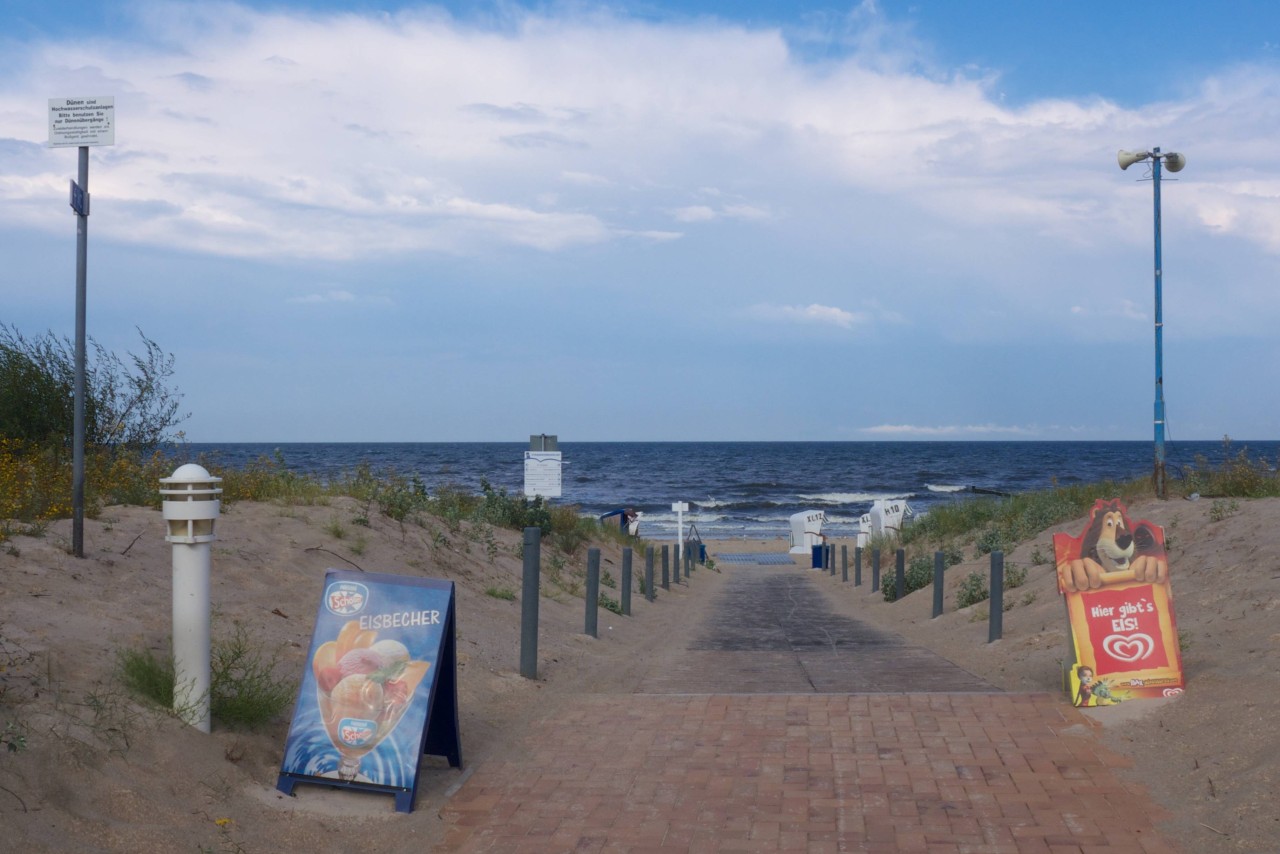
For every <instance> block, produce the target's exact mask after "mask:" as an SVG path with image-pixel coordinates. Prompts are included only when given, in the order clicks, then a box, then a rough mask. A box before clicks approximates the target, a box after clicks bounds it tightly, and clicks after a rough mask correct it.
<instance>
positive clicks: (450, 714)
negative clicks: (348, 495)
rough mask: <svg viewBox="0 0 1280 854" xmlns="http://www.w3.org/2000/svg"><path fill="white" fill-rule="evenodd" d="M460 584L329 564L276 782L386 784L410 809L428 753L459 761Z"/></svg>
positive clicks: (289, 785) (286, 786)
mask: <svg viewBox="0 0 1280 854" xmlns="http://www.w3.org/2000/svg"><path fill="white" fill-rule="evenodd" d="M453 594H454V590H453V583H452V582H449V581H438V580H435V579H427V578H411V577H402V576H397V575H377V574H372V573H364V572H347V571H342V570H330V571H329V572H328V573H327V574H326V575H325V584H324V592H323V595H322V596H321V602H320V607H319V609H318V612H317V616H316V627H315V632H314V633H313V635H312V638H311V647H310V649H309V651H308V654H307V668H306V670H305V672H304V673H303V678H302V687H301V689H300V691H299V693H298V701H297V704H296V705H295V707H294V713H293V723H292V725H291V726H290V728H289V738H288V740H287V741H286V742H285V750H284V761H283V763H282V764H281V767H280V776H279V780H278V782H277V784H276V787H277V788H278V789H280V791H282V792H284V793H286V794H293V789H294V786H295V785H296V784H297V783H299V782H307V783H319V784H323V785H326V786H347V787H349V788H357V789H367V790H374V791H382V792H388V793H391V794H394V795H395V796H396V809H397V810H399V811H401V812H409V811H410V810H412V808H413V799H414V794H415V793H416V791H417V774H418V762H419V759H420V758H421V756H422V755H423V753H435V754H438V755H442V756H445V757H447V758H448V759H449V763H450V764H451V765H453V766H455V767H458V766H460V765H461V764H462V747H461V741H460V738H459V734H458V702H457V679H456V654H455V649H454V605H453Z"/></svg>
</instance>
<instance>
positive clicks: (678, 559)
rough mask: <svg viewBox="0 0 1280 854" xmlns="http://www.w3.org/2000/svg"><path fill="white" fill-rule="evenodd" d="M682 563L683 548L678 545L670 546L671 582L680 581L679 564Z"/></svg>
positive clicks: (676, 582)
mask: <svg viewBox="0 0 1280 854" xmlns="http://www.w3.org/2000/svg"><path fill="white" fill-rule="evenodd" d="M682 563H684V550H683V549H681V548H680V547H679V546H672V547H671V582H672V583H673V584H679V583H680V564H682Z"/></svg>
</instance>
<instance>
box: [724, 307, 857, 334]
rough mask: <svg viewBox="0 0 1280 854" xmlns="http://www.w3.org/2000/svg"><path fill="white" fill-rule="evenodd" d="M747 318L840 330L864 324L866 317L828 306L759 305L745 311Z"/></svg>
mask: <svg viewBox="0 0 1280 854" xmlns="http://www.w3.org/2000/svg"><path fill="white" fill-rule="evenodd" d="M747 313H748V315H749V316H751V317H754V318H756V319H758V320H765V321H781V322H784V323H812V324H819V325H824V326H838V327H840V328H841V329H852V328H853V327H854V326H855V325H856V324H859V323H864V322H866V320H867V319H868V318H867V317H866V315H863V314H858V313H855V312H852V311H846V310H845V309H843V308H836V307H834V306H829V305H818V304H816V303H813V304H810V305H769V304H765V303H761V304H758V305H753V306H751V307H750V308H749V309H747Z"/></svg>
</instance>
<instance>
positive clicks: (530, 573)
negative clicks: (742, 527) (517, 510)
mask: <svg viewBox="0 0 1280 854" xmlns="http://www.w3.org/2000/svg"><path fill="white" fill-rule="evenodd" d="M698 546H699V544H698V543H696V542H694V541H690V542H686V543H685V544H684V549H683V550H681V549H677V548H676V547H675V546H666V545H664V546H662V549H661V555H662V580H661V582H660V583H661V584H662V589H663V590H670V589H671V585H672V584H673V583H674V584H679V583H680V565H681V563H683V564H684V575H685V578H688V577H689V576H690V575H692V574H693V570H694V567H695V565H696V564H697V563H698V562H699V561H700V558H701V555H700V554H698V555H695V552H696V551H700V550H699V547H698ZM673 552H674V555H675V559H674V560H673V559H672V557H673ZM682 552H683V559H681V558H680V557H679V555H681V553H682ZM657 554H658V551H657V550H656V549H655V547H654V546H648V547H647V548H646V549H645V553H644V596H645V598H646V599H648V600H649V601H650V602H652V601H653V600H654V596H655V587H656V582H655V578H654V574H655V571H656V569H655V558H656V557H657ZM631 556H632V549H631V547H630V546H626V547H624V548H623V549H622V581H621V583H620V584H619V588H620V591H619V592H620V593H621V597H620V602H619V608H620V610H621V611H622V616H624V617H629V616H631V585H632V578H631V574H632V570H631V563H632V560H631ZM541 574H542V530H541V529H539V528H525V529H524V578H523V580H522V583H521V590H520V675H521V676H524V677H525V678H527V679H537V678H538V585H539V578H540V576H541ZM585 598H586V606H587V607H586V616H585V619H584V625H583V632H584V633H585V634H588V635H591V636H592V637H593V638H594V637H599V634H598V633H597V623H598V615H599V611H600V601H599V600H600V550H599V549H596V548H592V549H587V592H586V597H585Z"/></svg>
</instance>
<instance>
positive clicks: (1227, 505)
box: [1209, 498, 1240, 522]
mask: <svg viewBox="0 0 1280 854" xmlns="http://www.w3.org/2000/svg"><path fill="white" fill-rule="evenodd" d="M1239 512H1240V502H1239V501H1236V500H1235V499H1234V498H1230V499H1224V498H1219V499H1217V500H1215V501H1214V502H1213V504H1211V505H1209V521H1210V522H1221V521H1222V520H1223V519H1225V518H1227V517H1228V516H1233V515H1235V514H1236V513H1239Z"/></svg>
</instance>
